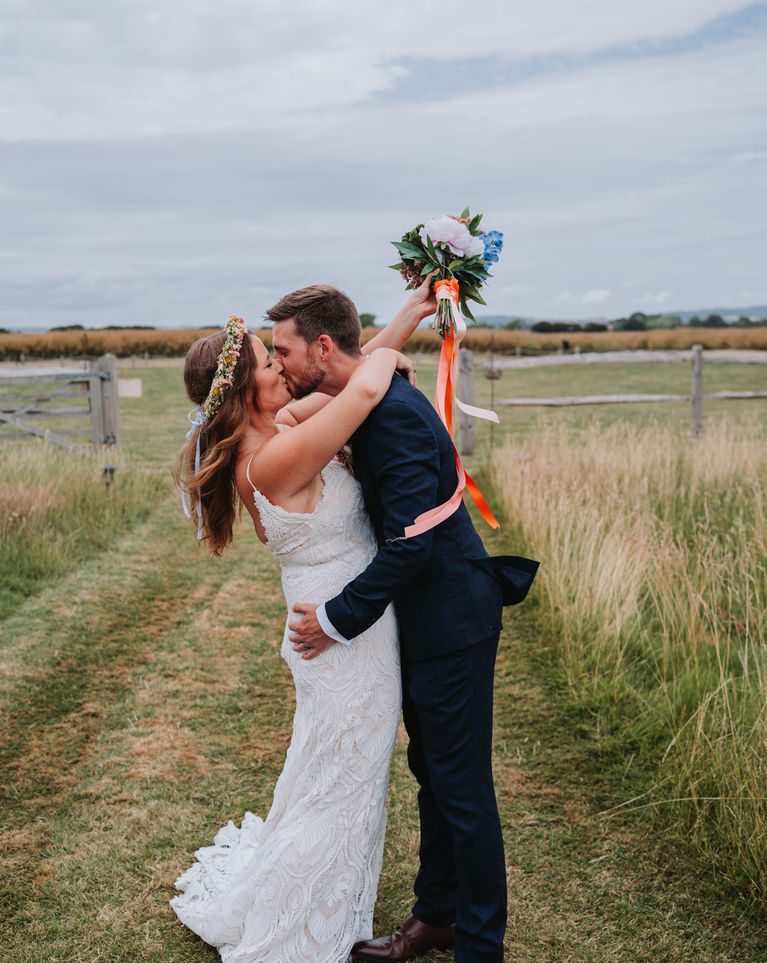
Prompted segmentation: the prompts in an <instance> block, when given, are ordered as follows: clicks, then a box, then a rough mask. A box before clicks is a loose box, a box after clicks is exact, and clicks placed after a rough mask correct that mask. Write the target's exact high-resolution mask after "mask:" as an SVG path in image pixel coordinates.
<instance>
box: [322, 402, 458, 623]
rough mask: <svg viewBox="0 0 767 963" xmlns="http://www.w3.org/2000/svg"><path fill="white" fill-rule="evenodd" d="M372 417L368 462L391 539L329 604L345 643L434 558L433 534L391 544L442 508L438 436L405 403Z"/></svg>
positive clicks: (327, 613) (386, 536) (386, 534)
mask: <svg viewBox="0 0 767 963" xmlns="http://www.w3.org/2000/svg"><path fill="white" fill-rule="evenodd" d="M371 418H373V423H372V424H371V425H370V428H369V432H370V435H369V442H368V444H369V451H368V459H369V464H370V467H371V469H372V472H373V475H374V477H375V481H376V485H377V487H378V492H379V497H380V500H381V505H382V508H383V533H384V539H386V541H385V542H384V543H383V544H382V545H381V546H380V548H379V549H378V552H377V553H376V556H375V558H374V559H373V560H372V562H371V563H370V565H368V567H367V568H366V569H365V570H364V572H361V573H360V574H359V575H358V576H357V577H356V578H355V579H353V580H352V581H351V582H349V584H348V585H347V586H346V588H345V589H344V590H343V591H342V592H341V593H340V594H339V595H336V596H335V598H332V599H330V601H329V602H326V603H325V606H324V614H325V616H327V619H329V621H330V623H331V626H332V628H333V629H335V634H336V635H340V636H342V637H343V638H344V639H352V638H354V637H355V636H356V635H359V634H360V632H364V631H365V629H368V628H370V626H371V625H373V623H374V622H377V621H378V619H380V618H381V616H382V615H383V612H384V609H385V608H386V606H387V605H388V604H389V603H390V602H392V601H393V600H394V599H395V598H396V597H397V595H398V594H399V593H400V591H401V590H402V589H403V588H405V587H406V586H407V585H408V584H409V583H410V582H411V581H412V579H413V578H414V577H415V576H416V575H417V574H418V573H419V572H420V570H421V569H422V568H423V567H424V566H425V565H426V563H427V562H428V561H429V558H430V557H431V546H432V532H431V531H428V532H424V534H423V535H417V536H415V537H414V538H408V539H400V540H397V541H389V540H390V539H399V537H400V536H401V535H402V534H403V533H404V530H405V527H406V526H407V525H412V523H413V521H414V519H415V518H416V517H417V516H418V515H420V514H421V513H422V512H425V511H428V509H430V508H434V507H435V506H436V505H437V498H438V495H437V488H438V483H439V473H440V460H439V447H438V444H437V439H436V437H435V435H434V432H433V431H432V429H431V428H430V426H429V425H428V424H427V423H426V421H424V419H423V418H422V417H421V416H420V415H419V414H418V413H417V412H416V411H414V410H413V408H411V407H410V406H409V405H408V404H406V403H405V402H401V401H393V402H391V403H389V404H387V405H386V406H385V411H384V412H380V410H377V411H376V412H374V413H373V415H371ZM325 631H326V632H327V631H328V629H327V628H325ZM328 634H329V633H328Z"/></svg>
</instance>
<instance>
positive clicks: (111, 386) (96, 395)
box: [90, 354, 120, 446]
mask: <svg viewBox="0 0 767 963" xmlns="http://www.w3.org/2000/svg"><path fill="white" fill-rule="evenodd" d="M90 370H91V371H92V372H93V374H104V375H106V376H107V377H101V378H94V379H93V380H92V381H91V391H90V402H91V440H92V442H93V444H94V445H98V446H101V445H118V444H119V443H120V419H119V413H118V410H117V358H116V357H115V356H114V355H113V354H105V355H103V356H102V357H100V358H97V359H96V360H95V361H93V362H92V363H91V367H90Z"/></svg>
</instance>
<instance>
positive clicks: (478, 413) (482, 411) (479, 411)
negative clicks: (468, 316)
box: [437, 285, 501, 425]
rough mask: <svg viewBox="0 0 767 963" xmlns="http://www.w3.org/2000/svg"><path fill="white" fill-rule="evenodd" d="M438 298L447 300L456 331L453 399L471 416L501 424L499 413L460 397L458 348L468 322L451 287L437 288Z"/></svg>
mask: <svg viewBox="0 0 767 963" xmlns="http://www.w3.org/2000/svg"><path fill="white" fill-rule="evenodd" d="M437 300H438V301H447V302H448V307H449V309H450V320H451V321H452V323H453V330H454V331H455V347H456V350H455V354H454V355H453V365H454V367H453V372H452V379H453V390H454V391H455V396H454V398H453V400H454V401H455V403H456V405H457V407H458V408H460V410H461V411H462V412H463V413H464V414H466V415H469V416H470V417H471V418H483V419H484V420H485V421H492V422H494V423H495V424H496V425H499V424H500V423H501V422H500V419H499V418H498V415H497V414H496V413H495V412H494V411H491V410H490V409H489V408H477V407H476V405H467V404H465V403H464V402H463V401H461V399H460V398H459V397H458V371H459V368H458V364H457V361H458V349H459V348H460V345H461V341H463V339H464V336H465V335H466V322H465V321H464V320H463V318H462V317H461V312H460V311H459V310H458V301H457V298H456V297H455V295H454V294H453V292H452V291H451V290H450V288H449V287H448V286H447V285H445V286H444V287H441V288H439V289H438V290H437Z"/></svg>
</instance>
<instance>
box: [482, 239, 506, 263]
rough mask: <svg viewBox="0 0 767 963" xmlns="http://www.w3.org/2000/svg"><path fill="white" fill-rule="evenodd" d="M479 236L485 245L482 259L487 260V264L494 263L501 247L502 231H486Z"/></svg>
mask: <svg viewBox="0 0 767 963" xmlns="http://www.w3.org/2000/svg"><path fill="white" fill-rule="evenodd" d="M479 237H480V240H481V241H482V243H483V244H484V245H485V253H484V254H483V255H482V258H483V260H485V261H487V263H488V264H495V262H496V261H497V260H498V258H499V257H500V254H501V248H502V247H503V231H486V232H485V233H484V234H480V235H479Z"/></svg>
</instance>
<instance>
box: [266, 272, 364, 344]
mask: <svg viewBox="0 0 767 963" xmlns="http://www.w3.org/2000/svg"><path fill="white" fill-rule="evenodd" d="M266 316H267V318H269V320H270V321H275V322H276V321H287V320H288V319H289V318H292V319H293V321H294V323H295V325H296V333H297V334H300V335H301V337H302V338H303V339H304V341H306V343H307V344H311V343H312V342H313V341H316V340H317V338H318V337H319V336H320V335H321V334H327V335H329V336H330V337H331V338H332V339H333V341H334V342H335V343H336V345H338V347H339V348H340V349H341V351H343V352H344V353H345V354H350V355H358V354H359V353H360V332H361V331H362V325H361V324H360V316H359V314H357V309H356V308H355V306H354V302H353V301H352V299H351V298H350V297H349V296H348V295H346V294H344V292H343V291H339V290H338V288H334V287H332V286H331V285H330V284H310V285H309V287H306V288H299V289H298V290H297V291H293V292H292V293H291V294H286V295H285V297H284V298H281V299H280V300H279V301H278V302H277V303H276V304H275V305H274V307H272V308H269V310H268V311H267V312H266Z"/></svg>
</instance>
